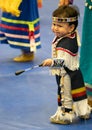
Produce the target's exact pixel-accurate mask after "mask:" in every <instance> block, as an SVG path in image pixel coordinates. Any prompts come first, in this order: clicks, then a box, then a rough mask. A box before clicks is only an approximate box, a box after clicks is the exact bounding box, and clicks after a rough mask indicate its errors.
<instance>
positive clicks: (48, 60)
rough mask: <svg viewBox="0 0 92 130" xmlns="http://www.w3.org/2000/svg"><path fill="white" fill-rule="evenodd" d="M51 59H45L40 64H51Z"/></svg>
mask: <svg viewBox="0 0 92 130" xmlns="http://www.w3.org/2000/svg"><path fill="white" fill-rule="evenodd" d="M52 62H53V60H52V59H46V60H44V61H43V62H42V66H51V65H52Z"/></svg>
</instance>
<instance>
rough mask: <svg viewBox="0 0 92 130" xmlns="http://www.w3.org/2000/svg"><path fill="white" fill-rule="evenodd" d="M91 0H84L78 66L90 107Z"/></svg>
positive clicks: (91, 77) (91, 96)
mask: <svg viewBox="0 0 92 130" xmlns="http://www.w3.org/2000/svg"><path fill="white" fill-rule="evenodd" d="M91 26H92V0H85V8H84V18H83V27H82V40H81V50H80V68H81V71H82V73H83V77H84V81H85V83H86V88H87V95H88V103H89V105H90V106H91V107H92V28H91Z"/></svg>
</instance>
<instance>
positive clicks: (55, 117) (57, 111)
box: [50, 75, 61, 120]
mask: <svg viewBox="0 0 92 130" xmlns="http://www.w3.org/2000/svg"><path fill="white" fill-rule="evenodd" d="M60 79H61V76H58V75H56V83H57V86H58V88H57V104H58V108H57V110H56V112H55V114H54V115H52V116H51V117H50V120H56V119H57V118H58V116H59V115H60V113H61V93H60V92H61V87H60Z"/></svg>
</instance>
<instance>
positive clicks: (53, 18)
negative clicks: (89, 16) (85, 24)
mask: <svg viewBox="0 0 92 130" xmlns="http://www.w3.org/2000/svg"><path fill="white" fill-rule="evenodd" d="M52 20H53V22H59V23H61V22H74V21H77V20H78V16H76V17H70V18H59V17H52Z"/></svg>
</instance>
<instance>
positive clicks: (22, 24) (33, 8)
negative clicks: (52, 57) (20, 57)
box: [0, 0, 41, 51]
mask: <svg viewBox="0 0 92 130" xmlns="http://www.w3.org/2000/svg"><path fill="white" fill-rule="evenodd" d="M0 2H1V3H0V8H1V9H2V17H1V23H0V40H1V43H5V44H9V45H10V46H11V47H14V48H19V49H22V50H25V51H34V50H32V48H31V46H33V45H34V46H35V48H40V47H41V43H40V30H39V29H40V22H39V13H38V5H37V0H4V1H3V0H0Z"/></svg>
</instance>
